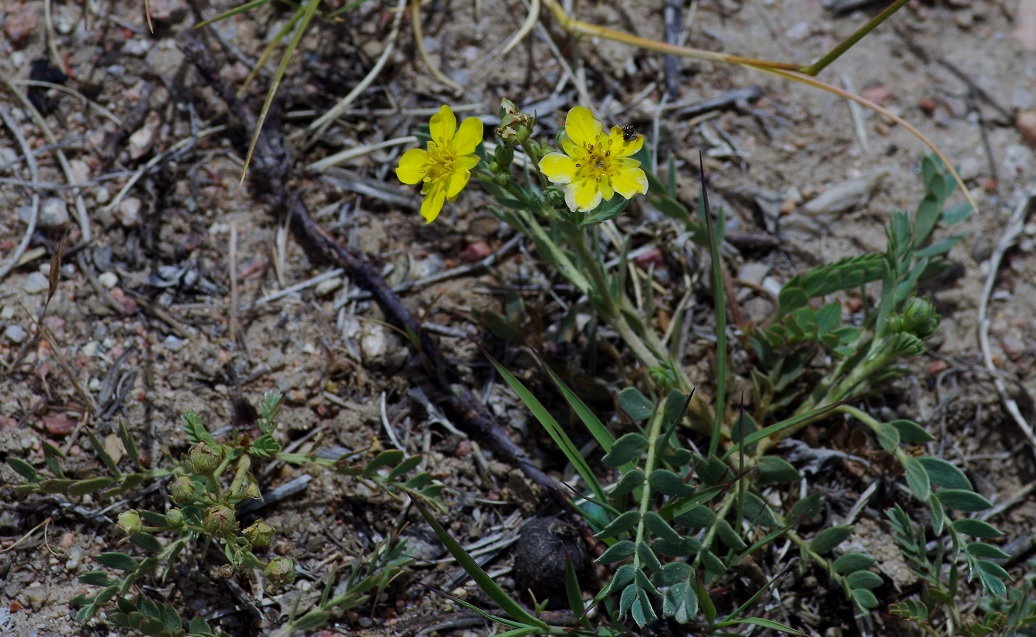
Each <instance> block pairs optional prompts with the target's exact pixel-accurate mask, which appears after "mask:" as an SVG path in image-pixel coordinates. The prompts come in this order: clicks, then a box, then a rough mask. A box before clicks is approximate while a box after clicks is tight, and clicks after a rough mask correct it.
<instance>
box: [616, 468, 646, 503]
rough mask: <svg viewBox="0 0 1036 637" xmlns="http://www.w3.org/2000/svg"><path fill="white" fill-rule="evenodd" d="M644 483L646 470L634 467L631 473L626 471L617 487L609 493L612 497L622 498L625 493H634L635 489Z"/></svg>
mask: <svg viewBox="0 0 1036 637" xmlns="http://www.w3.org/2000/svg"><path fill="white" fill-rule="evenodd" d="M643 484H644V472H643V471H642V470H641V469H633V470H632V471H630V472H629V473H626V474H625V475H623V476H622V478H621V479H620V480H619V483H618V484H616V485H615V488H613V489H612V490H611V492H609V493H608V496H609V497H611V498H613V499H614V498H621V497H622V496H624V495H627V494H629V493H633V491H634V490H635V489H638V488H640V486H641V485H643Z"/></svg>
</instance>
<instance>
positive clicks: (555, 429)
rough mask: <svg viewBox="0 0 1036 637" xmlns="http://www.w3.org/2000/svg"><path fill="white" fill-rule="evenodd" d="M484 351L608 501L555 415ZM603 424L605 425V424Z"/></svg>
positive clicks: (593, 488) (600, 497)
mask: <svg viewBox="0 0 1036 637" xmlns="http://www.w3.org/2000/svg"><path fill="white" fill-rule="evenodd" d="M482 353H483V354H484V355H485V357H486V358H488V359H489V362H490V363H492V364H493V367H494V368H495V369H496V371H497V373H498V374H500V376H501V377H503V379H504V381H506V382H507V384H508V385H509V386H510V387H511V389H512V390H513V391H514V393H515V394H517V395H518V398H520V399H521V401H522V402H523V403H525V406H526V407H528V408H529V411H530V412H532V415H533V416H535V417H536V420H538V421H539V423H540V424H541V425H543V428H544V429H545V430H546V431H547V433H548V434H549V435H550V437H551V439H553V440H554V443H555V444H556V445H557V446H558V447H559V448H560V449H561V452H562V453H564V454H565V457H566V458H568V461H569V462H571V463H572V466H573V467H575V470H576V473H578V474H579V476H580V477H581V478H582V479H583V481H584V482H586V484H587V486H588V487H590V490H591V491H593V493H594V496H595V497H596V498H597V499H598V500H600V501H602V502H605V501H607V499H608V498H607V496H606V495H605V493H604V488H603V487H601V485H600V483H599V482H597V477H596V476H595V475H594V472H593V471H592V470H591V469H590V465H589V464H587V462H586V458H584V457H583V456H582V454H580V453H579V448H578V447H576V445H575V443H573V442H572V439H571V438H569V437H568V434H566V433H565V431H564V429H562V428H561V425H559V424H558V421H556V420H554V416H551V415H550V412H549V411H547V408H546V407H544V406H543V403H541V402H540V400H539V399H538V398H536V396H534V395H533V394H532V392H531V391H529V389H528V388H527V387H526V386H525V385H523V384H522V382H521V381H520V380H518V379H517V378H515V376H514V374H512V373H511V372H509V371H507V368H506V367H504V366H503V365H501V364H500V363H499V362H497V360H496V359H495V358H493V357H492V356H490V354H489V352H487V351H486V350H485V349H483V350H482ZM601 426H602V427H603V426H604V425H601Z"/></svg>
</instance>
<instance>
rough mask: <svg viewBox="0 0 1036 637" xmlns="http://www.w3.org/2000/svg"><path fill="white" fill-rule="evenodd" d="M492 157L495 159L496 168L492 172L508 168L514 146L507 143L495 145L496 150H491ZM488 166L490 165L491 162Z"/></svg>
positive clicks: (512, 157)
mask: <svg viewBox="0 0 1036 637" xmlns="http://www.w3.org/2000/svg"><path fill="white" fill-rule="evenodd" d="M493 158H494V159H495V160H496V161H495V164H496V170H494V171H493V172H502V171H505V170H508V169H509V168H510V166H511V162H512V161H514V148H513V147H512V146H508V145H507V144H500V145H499V146H497V147H496V151H494V152H493ZM490 167H492V164H491V165H490Z"/></svg>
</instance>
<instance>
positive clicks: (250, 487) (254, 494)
mask: <svg viewBox="0 0 1036 637" xmlns="http://www.w3.org/2000/svg"><path fill="white" fill-rule="evenodd" d="M237 495H238V497H239V498H241V499H242V500H262V499H263V494H262V493H260V492H259V485H258V484H256V483H255V479H254V478H251V477H249V478H248V480H247V482H246V483H245V488H244V489H241V491H240V492H239V493H238V494H237Z"/></svg>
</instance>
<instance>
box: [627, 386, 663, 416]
mask: <svg viewBox="0 0 1036 637" xmlns="http://www.w3.org/2000/svg"><path fill="white" fill-rule="evenodd" d="M619 407H620V408H621V409H622V411H624V412H626V415H627V416H629V417H630V418H632V419H633V420H635V421H637V422H640V421H642V420H647V419H648V418H650V417H651V414H653V413H655V405H654V403H652V402H651V401H650V400H648V399H647V397H646V396H644V394H642V393H640V391H638V390H637V389H635V388H633V387H627V388H626V389H624V390H622V391H620V392H619Z"/></svg>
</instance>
